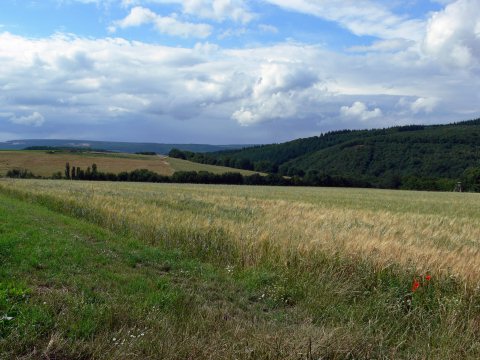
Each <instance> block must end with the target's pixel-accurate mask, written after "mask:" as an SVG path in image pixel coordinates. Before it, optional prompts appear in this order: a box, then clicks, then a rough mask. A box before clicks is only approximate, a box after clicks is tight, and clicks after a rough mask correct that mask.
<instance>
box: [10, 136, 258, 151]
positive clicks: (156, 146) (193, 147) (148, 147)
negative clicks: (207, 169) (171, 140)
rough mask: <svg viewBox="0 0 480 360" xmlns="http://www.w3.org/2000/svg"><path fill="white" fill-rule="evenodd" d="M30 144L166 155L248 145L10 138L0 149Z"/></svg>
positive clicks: (221, 149)
mask: <svg viewBox="0 0 480 360" xmlns="http://www.w3.org/2000/svg"><path fill="white" fill-rule="evenodd" d="M32 146H51V147H65V148H71V147H78V148H91V149H103V150H108V151H116V152H125V153H136V152H156V153H157V154H163V155H166V154H168V152H169V151H170V150H171V149H173V148H176V149H180V150H185V151H193V152H213V151H223V150H234V149H241V148H244V147H248V146H249V145H208V144H162V143H135V142H119V141H118V142H117V141H92V140H68V139H67V140H57V139H28V140H11V141H6V142H0V150H22V149H25V148H27V147H32Z"/></svg>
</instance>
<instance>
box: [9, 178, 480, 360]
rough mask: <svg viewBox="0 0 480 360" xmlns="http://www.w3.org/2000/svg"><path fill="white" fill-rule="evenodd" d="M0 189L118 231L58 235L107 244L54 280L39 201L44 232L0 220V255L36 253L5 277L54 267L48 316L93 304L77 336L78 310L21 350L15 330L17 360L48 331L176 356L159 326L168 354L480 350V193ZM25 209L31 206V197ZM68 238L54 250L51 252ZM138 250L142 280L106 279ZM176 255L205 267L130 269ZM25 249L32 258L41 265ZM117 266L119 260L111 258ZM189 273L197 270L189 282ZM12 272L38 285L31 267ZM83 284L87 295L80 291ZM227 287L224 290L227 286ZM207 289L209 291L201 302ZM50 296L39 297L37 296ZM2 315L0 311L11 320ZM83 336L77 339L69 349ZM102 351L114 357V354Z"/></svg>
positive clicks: (29, 185)
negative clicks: (168, 273) (54, 293)
mask: <svg viewBox="0 0 480 360" xmlns="http://www.w3.org/2000/svg"><path fill="white" fill-rule="evenodd" d="M0 191H1V192H2V193H3V194H7V195H9V196H12V197H15V198H17V199H22V200H28V202H29V203H35V202H37V203H39V204H42V205H43V206H46V207H47V208H49V209H50V210H54V211H56V212H60V213H62V214H64V215H70V216H74V217H78V218H81V219H82V220H86V221H89V222H92V223H94V224H95V225H96V226H100V227H102V228H103V229H106V230H105V231H112V232H114V233H115V234H117V235H118V237H117V238H116V239H115V240H113V239H112V240H105V238H100V239H98V238H97V237H96V236H95V234H93V235H92V233H91V232H90V233H89V234H90V235H88V236H80V237H79V238H78V239H76V238H75V237H74V236H60V237H59V238H56V240H55V241H67V240H68V241H73V243H72V245H69V246H74V245H73V244H77V243H78V245H79V246H82V247H87V248H90V247H93V248H94V249H95V250H89V251H92V252H94V253H98V258H95V259H92V262H91V263H89V262H88V261H89V260H88V259H89V256H88V255H85V256H83V257H81V256H74V259H73V260H76V261H79V260H82V259H84V260H83V261H84V262H83V263H81V265H78V263H75V262H73V263H71V262H70V261H68V262H66V264H69V265H68V266H70V264H71V267H68V266H67V269H68V275H66V274H64V276H61V277H59V278H55V277H53V274H55V273H57V272H60V271H62V269H64V267H63V266H62V263H61V262H59V263H57V264H55V265H46V264H45V261H42V260H41V259H43V258H44V257H43V256H42V254H41V253H39V251H40V250H38V249H45V248H46V249H48V248H49V247H48V246H47V245H46V244H45V243H41V244H39V245H38V246H39V248H38V249H37V250H35V251H33V252H32V251H30V250H29V248H28V246H25V244H24V242H30V243H33V244H34V243H35V241H38V239H37V238H42V239H43V241H48V237H49V236H57V235H58V230H52V231H47V230H48V229H49V228H54V229H58V228H59V225H55V224H52V225H49V223H45V224H44V221H43V217H42V216H40V215H39V214H38V211H36V212H35V211H34V212H32V218H31V220H26V221H25V223H26V224H32V225H33V224H39V225H42V226H43V230H42V231H43V232H42V235H41V236H37V237H36V238H35V237H34V238H33V239H31V240H29V239H30V237H29V236H31V235H32V234H35V232H33V230H28V229H27V230H25V231H24V232H22V230H21V229H22V225H20V224H17V225H12V226H9V224H10V222H14V221H17V220H16V219H20V218H21V217H20V216H19V215H15V213H13V215H12V216H13V217H12V218H8V217H6V218H4V217H3V216H2V217H0V219H2V220H1V221H2V222H1V224H2V228H1V232H0V239H5V236H4V235H2V234H8V233H9V231H12V228H13V229H14V230H15V229H16V231H17V233H16V234H14V235H12V236H7V241H5V240H2V241H3V242H2V247H0V256H2V261H5V260H4V259H7V260H8V261H10V264H12V263H11V261H12V260H11V259H12V258H14V259H16V257H15V256H14V255H12V250H11V249H12V248H14V249H17V250H15V251H23V252H22V253H21V254H23V256H25V258H26V259H27V260H26V261H20V260H18V259H17V263H15V264H14V265H10V266H8V267H2V272H0V274H2V276H4V278H3V279H8V272H9V271H11V269H16V268H17V267H19V266H20V264H23V265H22V266H25V267H26V269H27V268H28V269H27V270H25V274H29V275H30V274H31V273H32V272H31V268H29V266H33V267H35V268H36V269H38V271H39V273H40V274H42V273H43V272H46V273H47V274H48V275H50V276H46V279H54V281H53V284H54V285H51V286H52V287H53V288H58V289H59V290H58V291H59V293H60V295H58V296H60V297H59V298H58V299H57V300H56V301H55V304H57V305H56V307H55V308H54V309H59V310H58V311H57V312H55V311H53V314H59V313H62V309H63V311H64V312H67V313H68V312H69V311H70V310H69V309H71V307H70V305H68V306H67V305H65V304H66V303H68V304H73V307H74V305H75V304H84V305H83V306H84V308H82V310H81V311H79V313H78V314H79V315H78V316H81V318H82V319H84V320H85V321H86V322H87V323H88V324H89V325H88V326H87V325H85V326H86V330H85V332H80V333H78V332H76V331H77V330H76V329H77V328H76V327H75V326H74V325H73V324H75V323H76V322H75V321H74V320H75V317H68V316H67V317H66V320H63V321H64V322H62V323H61V324H63V325H62V326H60V327H59V326H54V325H51V326H50V327H48V326H47V327H46V329H45V331H44V332H42V334H43V335H41V336H40V339H39V340H38V341H33V342H30V343H28V341H27V340H26V339H29V337H28V334H23V333H22V332H21V331H20V332H19V333H15V335H14V336H16V338H17V339H18V338H20V339H22V341H24V342H25V344H26V345H24V347H23V348H21V349H20V347H19V346H17V345H16V344H17V343H18V340H17V341H15V342H10V343H9V342H8V339H7V342H6V343H5V342H4V343H0V344H1V346H4V348H5V349H8V351H10V353H11V354H15V355H18V354H24V353H25V352H26V351H28V350H29V349H30V350H31V349H32V347H34V344H35V345H37V346H36V347H37V348H38V349H45V348H48V345H47V344H48V343H49V340H50V339H53V340H52V341H53V342H54V344H55V345H56V346H58V347H59V348H60V349H63V351H65V352H66V353H67V354H69V355H70V356H72V357H73V355H72V354H75V355H76V357H82V356H80V355H83V357H84V358H89V356H90V357H92V356H93V355H92V352H94V351H95V349H97V350H98V351H104V350H105V349H107V348H108V346H111V348H112V349H113V350H116V351H121V350H118V349H122V350H123V351H125V352H124V353H126V351H129V354H130V355H131V356H130V357H129V358H152V357H153V358H155V355H154V353H152V351H153V352H155V351H168V346H169V345H168V344H166V343H165V341H168V340H162V341H163V342H162V341H161V342H160V344H161V345H159V346H158V347H155V346H154V347H153V348H152V347H151V345H152V344H153V341H155V340H157V339H160V338H162V336H164V338H166V339H171V337H170V336H172V332H173V336H176V337H177V338H176V340H175V342H174V344H173V345H171V346H173V348H174V349H173V350H172V351H171V352H169V353H168V354H166V355H165V356H164V357H163V358H183V359H184V358H199V359H203V358H209V359H213V358H215V359H228V358H242V359H272V358H282V359H299V358H300V359H314V358H329V359H344V358H405V359H407V358H408V359H412V358H418V359H423V358H441V359H457V358H471V359H475V358H478V357H479V356H480V325H479V324H480V322H479V321H478V319H480V309H479V307H478V299H479V298H480V293H479V291H480V290H479V289H478V286H477V284H478V282H479V281H480V270H479V269H480V255H479V254H480V251H479V250H480V244H479V242H478V239H479V238H480V224H479V222H478V218H480V196H479V195H478V194H461V193H435V194H433V193H422V192H400V191H398V192H394V191H378V190H358V189H321V188H269V187H246V186H244V187H235V186H199V185H175V184H132V183H95V182H80V181H78V182H71V181H70V182H69V181H42V180H10V179H3V180H0ZM4 201H5V202H6V204H5V205H3V208H4V209H5V210H4V213H7V212H8V211H14V210H15V206H16V205H14V204H13V203H12V200H4ZM9 201H10V202H9ZM18 206H22V207H25V210H24V213H28V214H30V212H29V211H28V210H27V208H26V207H27V205H26V204H24V205H18ZM28 206H31V205H28ZM2 215H3V214H2ZM50 217H52V216H51V215H50ZM4 219H7V220H4ZM34 219H37V220H35V221H34ZM62 219H65V218H64V217H62ZM19 221H20V220H19ZM51 221H56V220H55V219H52V220H51ZM62 221H66V220H62ZM60 229H61V228H60ZM45 231H46V232H45ZM98 231H99V230H98ZM44 235H45V236H44ZM42 236H43V237H42ZM35 239H36V240H35ZM12 242H17V247H12V245H11V244H12ZM124 246H127V247H126V248H125V247H124ZM64 248H65V246H64V245H60V246H55V245H52V249H57V250H56V251H63V250H62V249H64ZM65 249H66V250H65V251H66V252H68V247H66V248H65ZM99 249H101V251H98V250H99ZM116 249H117V250H116ZM118 249H121V251H120V252H121V253H120V254H118ZM145 249H147V250H145ZM132 250H135V251H133V252H132ZM49 251H50V250H49ZM157 251H158V252H157ZM129 252H131V254H130V256H131V257H130V259H131V262H130V264H131V266H130V267H131V268H133V270H132V269H128V271H127V270H126V269H125V270H123V271H124V272H125V274H128V276H134V278H135V279H138V281H139V282H136V281H135V282H134V285H131V287H130V286H128V283H129V281H130V280H128V277H127V279H119V278H117V277H115V276H113V275H111V274H110V272H112V273H115V269H116V268H117V267H118V268H121V267H122V266H125V262H124V261H125V260H123V259H124V256H126V259H129V257H128V254H129ZM172 253H173V254H178V256H179V257H180V258H181V259H190V260H192V261H196V262H197V264H198V263H200V264H204V265H202V266H200V267H199V268H195V270H193V269H192V270H191V272H190V270H188V269H185V268H182V267H179V268H178V269H179V271H178V274H177V275H180V274H181V275H180V276H179V277H177V278H175V279H174V280H172V281H173V283H172V284H171V287H170V285H168V286H167V287H166V290H165V292H164V290H163V289H164V288H163V287H162V286H163V285H162V286H160V285H155V282H153V283H149V284H146V283H143V282H144V281H147V280H142V279H141V278H138V277H137V276H146V278H147V279H150V280H148V281H155V280H152V276H153V278H154V279H155V274H158V275H157V276H158V279H164V277H165V275H164V274H163V272H162V271H163V270H162V264H163V262H164V261H165V258H164V257H163V256H167V255H163V254H172ZM30 254H32V255H30ZM21 256H22V255H18V257H19V258H20V257H21ZM30 256H36V257H35V260H32V259H30ZM167 257H168V256H167ZM45 258H50V257H49V256H45ZM110 259H112V260H110ZM110 261H116V262H115V264H111V265H110V264H109V262H110ZM127 264H128V261H127ZM205 264H206V265H205ZM9 269H10V270H9ZM202 269H203V270H202ZM208 269H210V270H208ZM137 271H138V273H137ZM155 271H157V273H155ZM90 272H95V278H96V279H99V277H100V279H99V280H98V284H97V282H93V281H92V282H89V279H90V278H89V276H90V275H89V274H90ZM33 273H35V272H33ZM71 274H79V275H78V277H79V279H80V280H79V281H80V285H78V286H79V288H78V290H75V291H73V290H70V289H71V288H72V284H70V283H69V282H68V279H72V276H69V275H71ZM135 274H136V275H135ZM140 274H142V275H140ZM22 276H23V277H22ZM121 276H127V275H121ZM185 277H186V279H190V280H192V279H193V280H194V282H193V284H192V283H191V282H189V281H187V280H186V279H185ZM18 278H19V279H24V281H25V282H26V283H28V282H29V281H33V280H30V279H29V278H28V277H26V275H19V276H18ZM73 278H75V277H73ZM219 278H223V279H224V281H220V280H219ZM0 281H5V280H0ZM70 281H74V280H70ZM81 281H84V282H83V283H82V282H81ZM159 281H160V280H159ZM185 281H186V282H187V284H188V286H187V289H188V291H187V293H188V294H190V295H192V296H193V297H194V299H197V300H195V301H196V302H195V301H194V302H193V303H194V304H196V305H195V306H191V305H190V304H191V302H190V300H188V301H186V300H185V299H189V298H188V297H187V298H185V297H182V296H181V297H180V298H182V299H184V300H182V301H185V302H180V303H177V302H176V301H177V300H174V299H176V298H175V296H174V295H171V294H170V292H174V293H175V292H176V291H177V290H178V287H180V289H185V288H184V287H183V286H185ZM112 282H113V283H115V284H112ZM39 283H41V282H39ZM63 284H66V285H65V288H66V289H67V290H65V292H63V290H62V285H63ZM88 284H89V285H90V286H91V292H89V291H85V290H84V291H83V292H82V289H84V287H88ZM122 284H123V285H122ZM162 284H163V280H162ZM169 284H170V283H169ZM200 284H202V285H200ZM226 284H229V286H230V287H228V288H224V287H225V286H226ZM412 284H413V285H415V286H414V287H413V288H412ZM27 285H28V286H27V288H33V289H35V287H36V286H38V285H37V284H36V283H33V284H30V285H29V284H27ZM203 285H204V286H203ZM112 286H113V287H114V288H113V289H116V290H112V288H111V287H112ZM156 286H157V287H156ZM117 287H118V288H117ZM73 288H75V287H74V286H73ZM22 289H23V288H20V292H21V291H23V290H22ZM207 289H208V290H207ZM412 289H413V290H412ZM36 291H37V292H38V290H36ZM36 291H34V290H32V294H36V293H37V292H36ZM205 292H206V293H208V294H211V295H208V297H207V298H206V297H200V298H197V296H201V294H203V293H205ZM0 293H1V292H0ZM4 293H5V291H4ZM39 293H41V291H40V292H39ZM65 293H66V294H68V296H72V298H70V302H68V301H67V300H68V299H66V298H63V297H62V296H63V295H61V294H65ZM164 294H165V296H166V297H167V300H166V299H165V297H164V296H163V295H164ZM213 294H216V296H215V295H213ZM127 295H128V296H137V299H136V300H135V299H132V298H129V297H128V296H127ZM65 296H67V295H65ZM210 296H213V297H212V298H210ZM112 297H113V298H112ZM107 299H108V300H107ZM112 299H113V300H112ZM172 299H173V300H172ZM42 301H43V298H38V297H34V296H32V302H33V304H42ZM172 301H173V302H174V305H172V303H171V302H172ZM130 302H131V303H132V305H131V306H129V307H128V308H129V310H128V311H127V310H126V307H125V306H127V304H130ZM211 302H213V303H211ZM47 303H48V302H47ZM110 303H112V304H113V305H112V306H110ZM115 304H116V305H115ZM213 304H214V305H213ZM117 306H118V307H117ZM142 306H143V307H142ZM130 308H131V309H133V310H130ZM137 308H138V311H137V310H135V309H137ZM140 308H141V309H143V310H140ZM152 309H156V310H155V311H158V312H155V314H156V315H149V314H150V313H149V312H148V311H149V310H152ZM166 309H167V310H166ZM168 309H174V310H172V312H170V310H168ZM214 309H217V310H220V311H215V310H214ZM259 310H260V311H259ZM0 311H5V310H3V309H0ZM84 311H85V312H86V313H83V312H84ZM142 311H146V312H142ZM152 311H153V310H152ZM162 311H163V312H162ZM258 311H259V312H260V313H262V312H263V314H259V313H258ZM98 312H99V313H98ZM124 312H128V316H127V317H126V318H125V319H123V318H122V317H121V316H120V315H118V314H123V313H124ZM165 312H166V313H165ZM22 313H24V312H22ZM9 314H10V313H7V314H6V315H4V316H7V317H13V316H12V315H9ZM27 314H29V313H28V312H27ZM88 314H90V315H88ZM98 314H100V315H102V314H103V315H102V316H103V317H102V316H100V317H99V315H98ZM130 314H132V316H130ZM0 316H1V314H0ZM29 316H30V317H29ZM29 316H27V317H23V318H22V321H21V322H20V324H26V325H25V326H27V325H31V322H32V320H31V316H33V315H29ZM151 316H153V317H151ZM99 318H100V319H102V320H98V321H97V320H94V319H99ZM35 319H36V318H35ZM172 319H176V320H172ZM214 319H215V320H214ZM56 321H60V320H58V319H57V318H55V320H54V322H56ZM170 322H172V323H170ZM45 323H47V324H51V322H49V321H45ZM159 324H160V325H159ZM202 324H203V325H202ZM214 324H215V325H214ZM72 327H73V330H72ZM27 328H28V326H27ZM144 328H146V329H148V333H149V334H152V335H149V336H153V337H150V338H148V340H145V342H144V341H143V340H136V341H138V343H136V341H135V340H132V342H128V344H129V345H126V346H128V347H120V348H117V346H118V345H117V343H116V341H117V340H116V339H118V338H121V339H124V337H125V332H127V331H128V330H130V333H128V332H127V334H132V335H134V336H135V337H136V336H138V332H140V331H142V330H141V329H144ZM80 329H83V327H80ZM152 329H153V331H150V330H152ZM8 331H10V330H8ZM78 331H80V330H78ZM22 334H23V335H22ZM72 334H73V335H72ZM120 334H122V335H121V336H120ZM153 334H156V335H153ZM181 334H183V335H181ZM192 336H193V338H192ZM110 337H111V338H112V340H110V341H111V343H109V338H110ZM113 338H115V340H113ZM72 339H74V340H72ZM140 339H142V338H141V337H140ZM78 340H81V343H79V344H80V345H78V347H76V345H75V344H78V343H77V342H75V341H78ZM42 341H43V343H42ZM97 341H98V342H97ZM27 343H28V344H29V345H28V344H27ZM132 343H133V344H134V345H131V344H132ZM6 344H11V345H10V347H9V346H8V345H6ZM41 344H43V347H42V346H41ZM52 346H53V345H52ZM52 346H50V348H52ZM121 346H124V345H123V343H122V345H121ZM179 346H180V348H179ZM160 348H161V349H163V350H161V349H160ZM0 349H1V348H0ZM179 349H181V350H179ZM199 349H202V350H199ZM0 351H1V350H0ZM81 351H84V353H82V352H81ZM199 351H202V352H199ZM177 352H178V353H177ZM124 353H122V352H117V353H116V354H124ZM158 354H159V353H156V355H157V358H162V356H160V355H158ZM160 354H161V353H160ZM108 356H109V357H110V358H115V354H112V355H108Z"/></svg>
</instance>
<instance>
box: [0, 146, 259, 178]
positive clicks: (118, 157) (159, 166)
mask: <svg viewBox="0 0 480 360" xmlns="http://www.w3.org/2000/svg"><path fill="white" fill-rule="evenodd" d="M67 162H68V163H70V166H71V167H72V166H75V167H81V168H82V169H83V170H86V169H87V167H91V166H92V164H93V163H95V164H97V166H98V169H99V171H102V172H111V173H115V174H118V173H120V172H122V171H133V170H136V169H148V170H151V171H154V172H156V173H158V174H160V175H172V174H173V173H174V172H175V171H208V172H212V173H215V174H223V173H226V172H239V173H241V174H243V175H252V174H254V173H255V172H254V171H247V170H239V169H233V168H228V167H222V166H214V165H207V164H197V163H193V162H191V161H187V160H181V159H175V158H169V157H167V156H152V155H137V154H123V153H101V152H84V153H70V152H62V151H59V152H55V153H49V152H47V151H36V150H28V151H0V176H1V175H5V174H6V173H7V171H8V170H12V169H27V170H29V171H31V172H33V173H34V174H35V175H39V176H44V177H50V176H52V174H53V173H56V172H58V171H60V172H61V173H62V174H63V172H64V170H65V164H66V163H67Z"/></svg>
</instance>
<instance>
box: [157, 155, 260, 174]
mask: <svg viewBox="0 0 480 360" xmlns="http://www.w3.org/2000/svg"><path fill="white" fill-rule="evenodd" d="M166 159H167V162H168V163H169V164H170V165H171V166H172V168H173V169H174V170H175V171H208V172H211V173H214V174H223V173H226V172H237V173H240V174H242V175H253V174H257V173H258V172H256V171H250V170H242V169H234V168H229V167H225V166H216V165H208V164H199V163H195V162H192V161H188V160H182V159H177V158H170V157H169V158H166Z"/></svg>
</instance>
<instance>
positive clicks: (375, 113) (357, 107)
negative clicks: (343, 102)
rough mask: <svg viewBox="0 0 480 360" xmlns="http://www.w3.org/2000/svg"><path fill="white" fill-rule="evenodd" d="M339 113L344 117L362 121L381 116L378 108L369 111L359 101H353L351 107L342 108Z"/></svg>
mask: <svg viewBox="0 0 480 360" xmlns="http://www.w3.org/2000/svg"><path fill="white" fill-rule="evenodd" d="M340 113H341V114H342V116H344V117H348V118H356V119H360V120H362V121H366V120H370V119H374V118H378V117H380V116H382V115H383V113H382V110H380V109H379V108H375V109H373V110H369V109H368V107H367V105H365V103H363V102H361V101H355V102H354V103H353V105H352V106H342V107H341V108H340Z"/></svg>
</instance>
